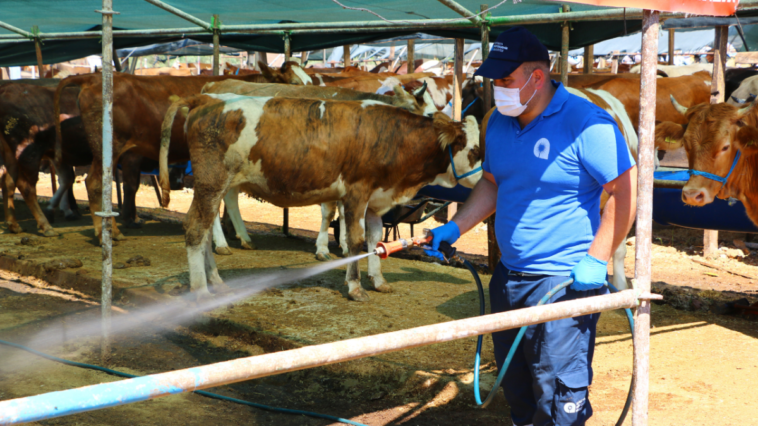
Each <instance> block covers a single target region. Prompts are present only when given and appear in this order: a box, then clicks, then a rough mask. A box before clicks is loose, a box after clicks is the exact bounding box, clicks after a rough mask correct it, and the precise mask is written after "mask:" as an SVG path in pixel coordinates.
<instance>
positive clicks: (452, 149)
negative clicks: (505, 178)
mask: <svg viewBox="0 0 758 426" xmlns="http://www.w3.org/2000/svg"><path fill="white" fill-rule="evenodd" d="M434 131H435V132H436V133H437V139H438V141H439V144H440V147H441V148H442V150H443V151H444V152H445V153H446V155H447V156H448V157H447V158H450V157H449V156H450V153H452V157H453V161H452V164H450V165H449V166H448V167H447V170H446V172H445V173H443V174H441V175H439V176H437V179H435V181H434V182H433V183H432V185H440V186H444V187H447V188H452V187H454V186H455V185H456V183H460V184H461V185H463V186H465V187H468V188H473V187H474V185H476V183H477V182H478V181H479V179H481V177H482V168H481V167H482V159H481V155H480V149H479V125H478V124H477V123H476V119H475V118H474V117H466V119H465V120H463V121H462V122H460V123H459V122H456V121H453V120H451V119H450V117H448V116H447V115H445V114H443V113H441V112H438V113H435V114H434ZM453 167H455V169H453ZM473 170H478V171H477V172H476V173H473V174H471V175H470V176H467V177H464V178H461V179H458V178H456V177H455V175H456V174H457V175H458V176H463V175H465V174H468V173H469V172H471V171H473Z"/></svg>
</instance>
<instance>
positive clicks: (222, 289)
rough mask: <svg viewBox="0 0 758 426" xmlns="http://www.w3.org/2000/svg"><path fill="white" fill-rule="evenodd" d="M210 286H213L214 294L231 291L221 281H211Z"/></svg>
mask: <svg viewBox="0 0 758 426" xmlns="http://www.w3.org/2000/svg"><path fill="white" fill-rule="evenodd" d="M211 286H212V287H213V293H214V294H227V293H231V292H232V288H231V287H229V286H228V285H226V283H225V282H223V281H221V282H218V283H212V284H211Z"/></svg>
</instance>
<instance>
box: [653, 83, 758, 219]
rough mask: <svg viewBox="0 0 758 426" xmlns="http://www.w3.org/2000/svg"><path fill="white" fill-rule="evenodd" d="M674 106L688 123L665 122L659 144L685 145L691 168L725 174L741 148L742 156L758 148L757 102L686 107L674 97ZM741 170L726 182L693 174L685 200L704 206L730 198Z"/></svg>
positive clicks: (659, 131) (660, 127)
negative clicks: (740, 106) (755, 104)
mask: <svg viewBox="0 0 758 426" xmlns="http://www.w3.org/2000/svg"><path fill="white" fill-rule="evenodd" d="M671 101H672V103H673V104H674V106H675V107H676V108H677V110H679V112H681V113H682V114H684V117H685V119H687V124H685V125H680V124H677V123H672V122H670V121H664V122H662V123H660V124H658V125H657V126H656V127H655V146H656V148H658V149H661V150H664V151H666V150H674V149H678V148H680V147H682V146H684V149H685V150H686V151H687V159H688V161H689V165H690V169H691V170H697V171H701V172H706V173H711V174H714V175H716V176H720V177H725V176H727V175H728V174H729V170H730V169H731V167H732V163H733V161H734V158H735V156H736V155H737V150H741V151H742V156H743V157H744V156H746V155H752V154H753V152H755V151H756V150H757V149H756V147H758V129H756V128H755V127H754V125H755V121H756V120H755V117H754V113H753V112H752V108H753V105H752V104H751V105H748V106H746V107H744V108H737V107H735V106H733V105H729V104H726V103H721V104H698V105H695V106H693V107H690V108H685V107H683V106H681V105H679V103H677V102H676V100H675V99H674V97H673V96H672V97H671ZM738 172H739V170H735V172H734V173H733V174H732V176H731V177H730V179H729V181H728V182H727V184H726V185H722V183H721V182H718V181H716V180H713V179H709V178H707V177H705V176H700V175H691V176H690V178H689V180H688V181H687V184H686V185H685V186H684V188H682V201H684V202H685V203H687V204H690V205H693V206H704V205H706V204H708V203H711V202H713V199H714V198H715V197H717V196H718V197H719V198H728V197H729V196H730V193H729V189H728V188H729V185H730V183H731V182H733V181H734V179H735V177H736V176H737V175H738V174H739V173H738Z"/></svg>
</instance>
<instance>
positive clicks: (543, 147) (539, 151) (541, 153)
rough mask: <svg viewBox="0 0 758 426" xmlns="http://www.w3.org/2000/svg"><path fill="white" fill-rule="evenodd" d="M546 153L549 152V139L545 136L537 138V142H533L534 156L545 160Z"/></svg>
mask: <svg viewBox="0 0 758 426" xmlns="http://www.w3.org/2000/svg"><path fill="white" fill-rule="evenodd" d="M548 154H550V141H548V140H547V139H545V138H542V139H540V140H538V141H537V143H536V144H534V156H535V157H537V158H541V159H543V160H547V156H548Z"/></svg>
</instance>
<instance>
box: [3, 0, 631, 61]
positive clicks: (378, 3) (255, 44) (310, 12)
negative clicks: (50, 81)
mask: <svg viewBox="0 0 758 426" xmlns="http://www.w3.org/2000/svg"><path fill="white" fill-rule="evenodd" d="M165 3H168V4H170V5H171V6H174V7H176V8H179V9H181V10H182V11H184V12H186V13H189V14H191V15H193V16H195V17H197V18H199V19H201V20H203V21H206V22H210V21H211V16H212V15H214V14H218V15H219V19H220V21H221V28H222V30H223V28H224V26H227V25H247V24H275V23H282V22H297V23H329V22H350V21H375V22H381V19H380V18H379V17H377V16H375V15H373V14H371V13H368V12H365V11H356V10H346V9H343V8H342V7H341V6H340V5H338V4H337V3H336V2H334V1H333V0H299V1H297V2H287V1H277V2H272V1H268V0H265V1H264V0H227V1H224V2H209V1H207V0H182V1H178V0H167V1H165ZM340 3H342V4H344V5H346V6H348V7H356V8H358V7H360V8H365V9H369V10H371V11H373V12H375V13H377V14H379V15H381V16H382V17H383V18H385V19H389V20H420V19H451V20H452V19H460V18H461V16H460V15H459V14H457V13H456V12H454V11H453V10H451V9H450V8H448V7H447V6H445V5H443V4H442V3H440V2H439V1H437V0H414V1H407V0H361V1H352V0H342V1H340ZM459 3H460V4H462V5H463V6H464V7H466V8H468V9H469V10H471V11H477V12H478V11H479V6H480V4H481V2H480V1H470V0H469V1H466V0H462V1H459ZM495 4H497V3H495V2H493V4H492V5H491V6H494V5H495ZM0 8H1V9H2V11H3V13H2V17H1V18H0V20H1V21H3V22H5V23H7V24H10V25H13V26H15V27H18V28H20V29H23V30H26V31H30V32H31V28H32V26H35V25H36V26H38V27H39V31H40V33H42V34H43V35H44V34H45V33H53V32H55V33H60V32H80V31H98V30H99V28H100V27H99V24H100V21H101V16H100V15H99V14H98V13H95V10H97V9H100V8H101V3H100V1H99V0H26V1H13V0H2V1H0ZM559 8H560V3H558V2H546V1H533V0H525V1H522V2H519V3H515V4H514V2H513V1H512V0H508V1H506V2H505V3H503V4H502V5H501V6H499V7H498V8H496V9H494V10H492V11H491V16H492V17H507V16H520V15H531V14H540V13H557V12H558V11H559ZM113 9H114V10H116V11H117V12H120V14H119V15H115V16H114V29H127V30H148V29H171V28H193V27H194V28H199V27H196V26H195V25H194V24H192V23H191V22H188V21H186V20H184V19H182V18H179V17H177V16H175V15H173V14H171V13H169V12H167V11H165V10H162V9H160V8H158V7H156V6H155V5H152V4H150V3H147V2H145V1H143V0H115V1H114V5H113ZM598 9H601V8H597V7H593V6H585V5H580V4H571V10H572V11H588V10H598ZM528 27H529V29H530V30H531V31H533V32H534V33H535V34H536V35H537V36H538V37H539V38H540V40H542V42H543V43H544V44H545V45H546V46H547V47H548V48H549V49H553V50H559V49H560V44H561V28H560V24H559V23H550V24H538V25H530V26H528ZM504 28H506V27H495V28H493V31H492V37H493V38H494V37H495V36H497V34H498V33H499V31H502V30H503V29H504ZM639 28H640V21H639V20H629V21H627V22H626V31H628V32H634V31H637V30H639ZM624 31H625V25H624V22H623V21H600V22H575V23H573V24H572V31H571V37H570V42H571V47H572V48H577V47H582V46H586V45H589V44H592V43H596V42H598V41H602V40H606V39H609V38H613V37H616V36H619V35H623V34H624ZM416 32H418V31H416V30H408V31H404V30H400V29H396V28H388V29H386V30H384V31H382V32H361V31H360V30H358V32H355V33H329V32H326V33H324V32H321V33H316V34H293V35H292V36H291V48H292V51H293V52H298V51H307V50H316V49H323V48H330V47H335V46H341V45H344V44H358V43H367V42H372V41H376V40H382V39H386V38H390V37H397V36H402V35H408V34H413V33H416ZM424 32H425V33H428V34H431V35H437V36H443V37H451V38H453V37H458V38H466V39H469V40H472V41H473V40H479V39H480V37H481V36H480V31H479V29H478V28H458V29H450V30H439V29H437V30H429V31H424ZM3 35H14V33H12V32H9V31H7V30H5V29H0V36H3ZM187 37H189V35H188V36H187ZM180 38H182V37H181V35H177V36H171V37H166V36H139V37H119V36H117V37H115V38H114V40H115V43H114V44H115V47H116V48H124V47H136V46H143V45H147V44H152V43H158V42H166V41H172V40H177V39H180ZM191 38H192V39H194V40H198V41H203V42H211V41H212V37H211V34H210V33H205V34H193V35H192V36H191ZM221 44H222V45H225V46H229V47H234V48H238V49H244V50H251V51H252V50H256V51H263V52H275V53H282V52H283V51H284V40H283V37H282V35H281V34H268V35H255V34H226V33H222V35H221ZM100 52H101V46H100V40H99V38H92V39H73V40H46V41H45V40H44V39H43V45H42V57H43V60H44V62H45V63H48V64H49V63H57V62H62V61H66V60H71V59H75V58H81V57H84V56H88V55H97V54H100ZM30 64H36V56H35V51H34V44H33V43H32V42H31V41H24V42H18V41H15V42H13V43H7V44H3V43H2V40H0V66H11V65H30Z"/></svg>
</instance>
